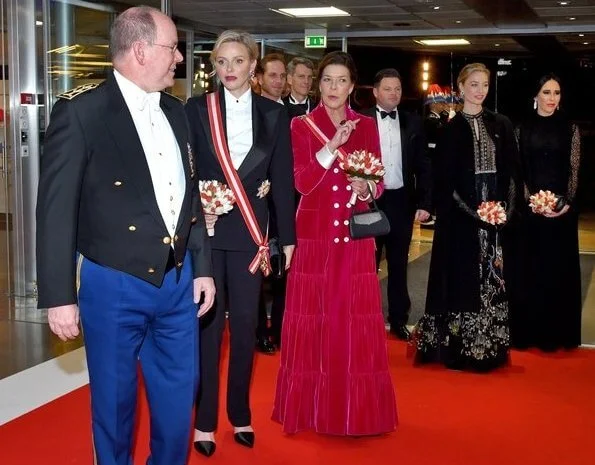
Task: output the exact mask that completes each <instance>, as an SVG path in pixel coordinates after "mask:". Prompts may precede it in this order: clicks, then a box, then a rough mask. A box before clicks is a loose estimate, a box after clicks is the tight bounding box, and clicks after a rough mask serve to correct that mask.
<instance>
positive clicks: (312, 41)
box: [305, 36, 326, 48]
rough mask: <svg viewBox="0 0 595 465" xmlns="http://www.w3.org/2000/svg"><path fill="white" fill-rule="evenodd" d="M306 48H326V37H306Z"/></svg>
mask: <svg viewBox="0 0 595 465" xmlns="http://www.w3.org/2000/svg"><path fill="white" fill-rule="evenodd" d="M305 47H306V48H326V36H306V40H305Z"/></svg>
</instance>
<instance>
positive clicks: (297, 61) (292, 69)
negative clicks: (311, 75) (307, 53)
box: [287, 57, 314, 76]
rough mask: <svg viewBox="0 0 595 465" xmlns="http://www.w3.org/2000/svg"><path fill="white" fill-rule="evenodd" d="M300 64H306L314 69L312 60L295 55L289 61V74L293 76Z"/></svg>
mask: <svg viewBox="0 0 595 465" xmlns="http://www.w3.org/2000/svg"><path fill="white" fill-rule="evenodd" d="M298 65H304V66H305V67H306V68H310V69H311V70H312V71H314V63H312V60H309V59H308V58H303V57H295V58H294V59H292V60H291V61H290V62H289V63H287V74H291V75H292V76H293V75H294V74H295V69H296V68H297V66H298Z"/></svg>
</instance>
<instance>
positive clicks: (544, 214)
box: [543, 205, 570, 218]
mask: <svg viewBox="0 0 595 465" xmlns="http://www.w3.org/2000/svg"><path fill="white" fill-rule="evenodd" d="M568 210H570V205H564V207H563V208H562V210H560V211H559V212H551V213H543V216H545V217H546V218H557V217H559V216H562V215H563V214H564V213H566V212H567V211H568Z"/></svg>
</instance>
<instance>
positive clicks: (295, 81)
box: [283, 57, 316, 119]
mask: <svg viewBox="0 0 595 465" xmlns="http://www.w3.org/2000/svg"><path fill="white" fill-rule="evenodd" d="M313 80H314V63H312V61H311V60H309V59H308V58H302V57H295V58H293V59H292V60H291V61H290V62H289V63H287V83H288V84H289V87H290V89H291V92H290V93H289V95H287V97H285V98H283V103H284V104H285V106H286V107H287V113H288V114H289V118H290V119H291V118H294V117H295V116H300V115H307V114H308V113H310V112H311V111H312V110H314V108H315V107H316V102H315V101H314V100H313V99H312V97H310V91H311V90H312V83H313Z"/></svg>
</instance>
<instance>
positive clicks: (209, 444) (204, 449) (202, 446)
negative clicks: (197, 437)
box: [194, 441, 217, 457]
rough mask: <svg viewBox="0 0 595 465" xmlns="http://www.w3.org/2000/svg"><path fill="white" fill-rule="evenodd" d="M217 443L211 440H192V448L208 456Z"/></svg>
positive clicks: (213, 450)
mask: <svg viewBox="0 0 595 465" xmlns="http://www.w3.org/2000/svg"><path fill="white" fill-rule="evenodd" d="M215 449H217V444H215V443H214V442H213V441H194V450H196V452H198V453H199V454H202V455H204V456H205V457H210V456H211V455H213V454H214V453H215Z"/></svg>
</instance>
